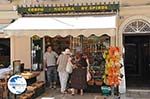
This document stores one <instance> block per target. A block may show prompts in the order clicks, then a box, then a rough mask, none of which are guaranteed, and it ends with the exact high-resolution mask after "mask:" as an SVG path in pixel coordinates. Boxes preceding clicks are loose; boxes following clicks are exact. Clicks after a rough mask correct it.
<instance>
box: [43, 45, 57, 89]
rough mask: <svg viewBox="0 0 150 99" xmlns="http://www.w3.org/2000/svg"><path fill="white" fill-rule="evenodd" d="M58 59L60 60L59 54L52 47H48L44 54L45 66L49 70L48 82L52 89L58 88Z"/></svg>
mask: <svg viewBox="0 0 150 99" xmlns="http://www.w3.org/2000/svg"><path fill="white" fill-rule="evenodd" d="M57 58H58V54H57V53H56V52H54V51H53V50H52V47H51V46H47V48H46V52H45V53H44V65H45V69H46V70H47V80H48V82H49V85H50V88H56V81H57V69H56V68H57V67H56V59H57ZM52 80H53V81H52Z"/></svg>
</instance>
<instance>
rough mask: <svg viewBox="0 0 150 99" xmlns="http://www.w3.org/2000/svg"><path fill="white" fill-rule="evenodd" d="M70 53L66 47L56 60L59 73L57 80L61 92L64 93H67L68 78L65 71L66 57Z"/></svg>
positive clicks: (67, 57)
mask: <svg viewBox="0 0 150 99" xmlns="http://www.w3.org/2000/svg"><path fill="white" fill-rule="evenodd" d="M70 55H71V52H70V50H69V49H66V50H65V51H64V52H63V53H62V54H61V55H60V56H59V57H58V60H57V64H58V69H57V71H58V73H59V80H60V85H61V93H63V94H65V93H67V91H66V86H67V81H68V78H69V73H68V72H66V66H67V62H68V59H69V57H70Z"/></svg>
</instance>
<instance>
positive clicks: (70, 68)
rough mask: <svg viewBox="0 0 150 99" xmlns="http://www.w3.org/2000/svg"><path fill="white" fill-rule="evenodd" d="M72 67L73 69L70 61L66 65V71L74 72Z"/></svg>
mask: <svg viewBox="0 0 150 99" xmlns="http://www.w3.org/2000/svg"><path fill="white" fill-rule="evenodd" d="M72 69H73V66H72V63H71V62H70V61H68V62H67V66H66V72H68V73H72Z"/></svg>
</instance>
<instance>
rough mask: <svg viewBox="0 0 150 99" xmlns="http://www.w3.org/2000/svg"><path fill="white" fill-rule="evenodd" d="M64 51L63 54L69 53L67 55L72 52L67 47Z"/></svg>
mask: <svg viewBox="0 0 150 99" xmlns="http://www.w3.org/2000/svg"><path fill="white" fill-rule="evenodd" d="M64 53H65V54H69V55H71V54H72V53H71V51H70V49H68V48H67V49H65V51H64Z"/></svg>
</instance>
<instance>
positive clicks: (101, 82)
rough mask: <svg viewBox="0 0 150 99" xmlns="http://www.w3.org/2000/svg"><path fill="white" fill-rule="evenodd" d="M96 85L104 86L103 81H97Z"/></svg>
mask: <svg viewBox="0 0 150 99" xmlns="http://www.w3.org/2000/svg"><path fill="white" fill-rule="evenodd" d="M94 82H95V84H96V85H98V86H101V85H102V84H103V81H102V80H95V81H94Z"/></svg>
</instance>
